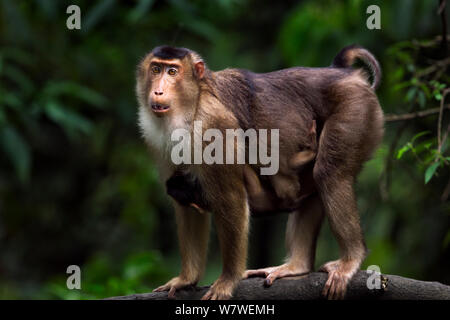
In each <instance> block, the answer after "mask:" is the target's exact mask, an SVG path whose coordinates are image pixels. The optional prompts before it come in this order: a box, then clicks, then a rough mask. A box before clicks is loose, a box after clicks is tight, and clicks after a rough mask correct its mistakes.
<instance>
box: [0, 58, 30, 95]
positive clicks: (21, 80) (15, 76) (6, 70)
mask: <svg viewBox="0 0 450 320" xmlns="http://www.w3.org/2000/svg"><path fill="white" fill-rule="evenodd" d="M3 74H4V75H5V77H7V78H8V79H10V80H12V81H14V82H15V83H16V84H17V85H18V87H19V89H20V90H22V91H23V93H24V94H30V93H31V92H32V91H33V89H34V85H33V82H31V80H30V79H29V77H28V76H26V75H25V73H24V72H22V71H21V70H20V69H18V68H16V67H15V66H13V65H10V64H8V65H5V66H4V67H3Z"/></svg>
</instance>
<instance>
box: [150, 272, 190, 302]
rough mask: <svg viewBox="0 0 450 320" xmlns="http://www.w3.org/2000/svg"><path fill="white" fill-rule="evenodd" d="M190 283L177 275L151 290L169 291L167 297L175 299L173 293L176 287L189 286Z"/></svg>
mask: <svg viewBox="0 0 450 320" xmlns="http://www.w3.org/2000/svg"><path fill="white" fill-rule="evenodd" d="M192 284H193V283H191V282H190V281H187V280H183V279H180V278H179V277H176V278H173V279H172V280H170V281H169V282H167V283H166V284H164V285H162V286H160V287H158V288H156V289H154V290H153V292H163V291H169V292H168V293H167V297H168V298H169V299H175V293H176V291H177V290H178V289H181V288H184V287H187V286H190V285H192Z"/></svg>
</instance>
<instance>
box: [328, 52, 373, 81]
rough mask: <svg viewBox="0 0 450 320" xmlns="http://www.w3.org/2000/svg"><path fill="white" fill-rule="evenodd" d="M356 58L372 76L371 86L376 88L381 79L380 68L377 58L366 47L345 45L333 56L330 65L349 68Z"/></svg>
mask: <svg viewBox="0 0 450 320" xmlns="http://www.w3.org/2000/svg"><path fill="white" fill-rule="evenodd" d="M358 60H360V61H361V62H362V63H363V64H364V66H366V68H367V69H368V70H369V72H370V75H371V77H372V85H371V88H374V89H376V88H377V87H378V85H379V84H380V80H381V68H380V64H379V63H378V61H377V59H375V57H374V56H373V55H372V54H371V53H370V52H369V51H367V50H366V49H364V48H362V47H359V46H357V45H351V46H347V47H345V48H344V49H342V50H341V51H340V52H339V53H338V54H337V56H336V57H335V58H334V60H333V64H332V67H335V68H350V67H351V66H352V65H353V64H354V63H355V62H356V61H358Z"/></svg>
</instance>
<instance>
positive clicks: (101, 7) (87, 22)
mask: <svg viewBox="0 0 450 320" xmlns="http://www.w3.org/2000/svg"><path fill="white" fill-rule="evenodd" d="M115 4H116V1H115V0H102V1H98V2H97V4H96V5H95V6H94V7H93V8H92V9H91V10H89V12H88V13H87V14H86V17H85V18H83V17H82V22H81V30H82V32H83V33H85V34H86V33H88V32H89V31H91V29H92V28H94V27H95V26H96V25H97V24H98V23H99V22H100V21H101V20H102V19H103V17H105V16H106V15H107V14H108V12H109V11H110V10H111V9H112V8H113V7H114V5H115Z"/></svg>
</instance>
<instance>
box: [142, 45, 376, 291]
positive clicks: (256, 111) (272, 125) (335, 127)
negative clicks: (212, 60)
mask: <svg viewBox="0 0 450 320" xmlns="http://www.w3.org/2000/svg"><path fill="white" fill-rule="evenodd" d="M356 59H359V60H361V61H362V62H363V63H365V65H366V66H367V67H368V69H369V70H370V71H371V74H372V78H373V83H372V84H370V83H369V80H368V77H367V75H366V74H365V73H364V72H362V71H361V70H355V69H353V68H351V66H352V64H353V63H354V62H355V61H356ZM379 80H380V68H379V65H378V62H377V61H376V59H375V58H374V57H373V56H372V55H371V54H370V53H369V52H368V51H367V50H365V49H363V48H358V47H354V46H352V47H347V48H344V49H343V50H342V51H341V52H340V53H339V54H338V55H337V56H336V58H335V59H334V61H333V64H332V66H331V67H327V68H301V67H295V68H290V69H284V70H280V71H275V72H270V73H265V74H256V73H252V72H250V71H246V70H239V69H226V70H223V71H217V72H213V71H210V70H209V69H208V68H207V67H206V65H205V63H204V61H203V59H202V58H201V57H200V56H199V55H198V54H197V53H195V52H193V51H191V50H188V49H184V48H172V47H167V46H162V47H157V48H155V49H154V50H153V51H152V52H150V53H149V54H148V55H147V56H146V57H145V58H144V59H143V60H142V62H141V63H140V64H139V67H138V72H137V97H138V101H139V106H140V108H139V124H140V127H141V129H142V132H143V135H144V138H145V140H146V142H147V144H148V145H149V147H150V149H152V150H153V151H154V155H155V157H157V158H158V159H157V160H158V161H157V163H158V164H159V167H160V171H161V175H162V179H163V181H167V180H168V185H167V186H168V192H169V193H170V192H172V193H173V192H178V191H180V190H181V189H179V188H178V187H177V186H179V184H184V183H185V182H186V181H188V182H189V183H193V186H195V187H194V191H195V192H194V194H196V195H195V196H194V197H192V194H189V193H188V194H181V195H175V197H179V199H178V200H180V199H181V204H180V203H178V202H174V206H175V214H176V220H177V225H178V237H179V243H180V252H181V260H182V267H181V273H180V275H179V276H178V277H175V278H173V279H172V280H170V281H169V282H168V283H166V284H165V285H163V286H161V287H159V288H157V289H155V290H156V291H164V290H168V291H169V294H168V295H169V297H173V296H174V294H175V291H176V290H177V289H180V288H182V287H185V286H189V285H193V284H196V283H197V282H198V280H199V279H200V277H201V275H202V272H203V270H204V266H205V261H206V251H207V243H208V235H209V215H208V214H201V213H199V212H198V210H197V209H196V208H192V207H191V206H190V205H189V204H190V203H194V204H195V202H198V203H200V206H199V205H198V204H197V206H199V207H200V208H201V207H203V208H201V209H202V210H205V211H211V212H212V213H213V214H214V220H215V223H216V228H217V234H218V237H219V242H220V246H221V251H222V261H223V270H222V274H221V275H220V277H219V278H218V279H217V280H216V281H215V282H214V284H213V285H212V286H211V288H210V290H209V291H208V292H207V293H206V294H205V296H204V297H203V299H228V298H230V297H231V296H232V294H233V290H234V288H235V287H236V285H237V283H238V282H239V280H240V279H242V278H243V277H248V276H265V277H266V283H267V284H269V285H270V284H271V283H272V282H273V281H274V280H275V279H277V278H281V277H287V276H294V275H299V274H305V273H308V272H310V271H312V269H313V266H314V255H315V245H316V239H317V235H318V233H319V230H320V225H321V223H322V220H323V216H324V215H325V216H326V217H327V218H328V220H329V223H330V226H331V229H332V231H333V233H334V235H335V237H336V239H337V241H338V243H339V246H340V249H341V257H340V259H338V260H336V261H331V262H328V263H326V264H325V265H323V266H322V267H321V269H322V270H324V271H326V272H328V280H327V282H326V284H325V287H324V289H323V294H324V295H325V296H327V297H328V298H330V299H339V298H344V295H345V291H346V287H347V284H348V282H349V280H350V279H351V278H352V276H353V275H354V274H355V272H356V271H357V270H358V269H359V267H360V265H361V262H362V261H363V259H364V258H365V255H366V247H365V244H364V240H363V235H362V231H361V227H360V223H359V215H358V211H357V206H356V199H355V194H354V189H353V184H354V182H355V178H356V176H357V174H358V173H359V171H360V169H361V167H362V165H363V163H364V162H365V161H366V160H368V159H369V157H370V156H371V154H372V153H373V151H374V150H375V148H376V147H377V145H378V144H379V142H380V141H381V138H382V135H383V113H382V110H381V108H380V105H379V103H378V100H377V97H376V95H375V93H374V88H375V87H376V86H377V84H378V83H379ZM196 120H201V121H202V124H203V128H215V129H218V130H220V131H221V132H224V131H225V130H226V129H237V128H242V129H243V130H247V129H250V128H253V129H279V172H278V173H277V174H276V175H275V176H271V177H267V176H265V177H263V176H259V175H258V174H257V173H256V172H258V170H259V169H260V168H261V167H262V165H261V164H260V163H257V164H234V165H230V164H217V163H215V164H211V165H208V164H182V165H174V164H173V162H172V161H171V158H170V155H171V147H172V146H173V144H174V142H172V141H171V133H172V131H173V130H174V129H180V128H183V129H186V130H189V131H190V132H192V131H193V128H194V126H193V123H194V121H196ZM311 127H313V128H314V130H313V131H314V136H317V137H318V144H317V146H316V148H315V150H313V149H311V152H312V153H310V156H309V157H308V156H306V157H305V154H304V153H303V154H302V152H305V150H306V151H308V149H310V146H311V131H312V130H311ZM192 134H194V135H195V134H199V133H198V132H192ZM192 147H193V146H192ZM247 151H248V150H247ZM305 159H306V162H305V163H303V162H304V160H305ZM298 167H301V170H296V168H298ZM249 169H251V170H252V171H248V170H249ZM251 172H253V174H254V175H256V180H255V176H253V177H252V173H251ZM186 176H187V177H189V179H188V180H185V177H186ZM280 180H281V181H284V182H282V183H281V184H280V183H279V181H280ZM277 181H278V182H277ZM249 182H250V184H249ZM286 182H287V183H286ZM291 182H292V183H291ZM189 183H188V184H189ZM251 183H256V184H254V185H253V187H254V186H256V189H255V190H260V192H263V194H267V195H270V196H272V197H273V199H275V200H274V201H271V202H270V203H269V205H268V206H270V207H271V208H269V209H270V210H269V211H273V210H272V209H274V207H275V209H277V208H276V206H277V202H276V199H278V198H280V196H282V195H283V192H284V191H285V189H286V188H287V189H289V188H293V189H289V190H288V191H287V194H288V196H287V197H286V198H287V199H291V198H293V199H294V200H298V199H301V200H302V201H299V203H298V206H297V207H296V208H295V211H294V212H293V213H292V214H291V215H290V216H289V219H288V225H287V232H286V243H287V249H288V259H287V261H286V263H284V264H283V265H281V266H277V267H270V268H265V269H260V270H248V271H245V266H246V256H247V236H248V219H249V212H250V210H252V207H251V206H252V205H255V203H254V201H253V202H252V199H251V196H252V194H253V196H255V195H258V191H256V192H255V191H254V190H253V191H251V190H250V189H251V188H252V186H251ZM259 183H261V185H262V187H261V189H258V184H259ZM292 184H294V186H292ZM261 190H262V191H261ZM292 190H294V193H292ZM296 190H299V192H297V193H298V194H297V195H295V194H296ZM252 192H253V193H252ZM293 194H294V196H292V195H293ZM281 202H283V201H281ZM295 204H296V205H297V203H295ZM284 205H285V203H280V207H279V209H280V210H282V209H283V208H282V206H284ZM259 209H261V210H262V211H264V210H263V209H264V206H263V207H262V208H259ZM261 210H259V211H261ZM255 211H258V210H255Z"/></svg>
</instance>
